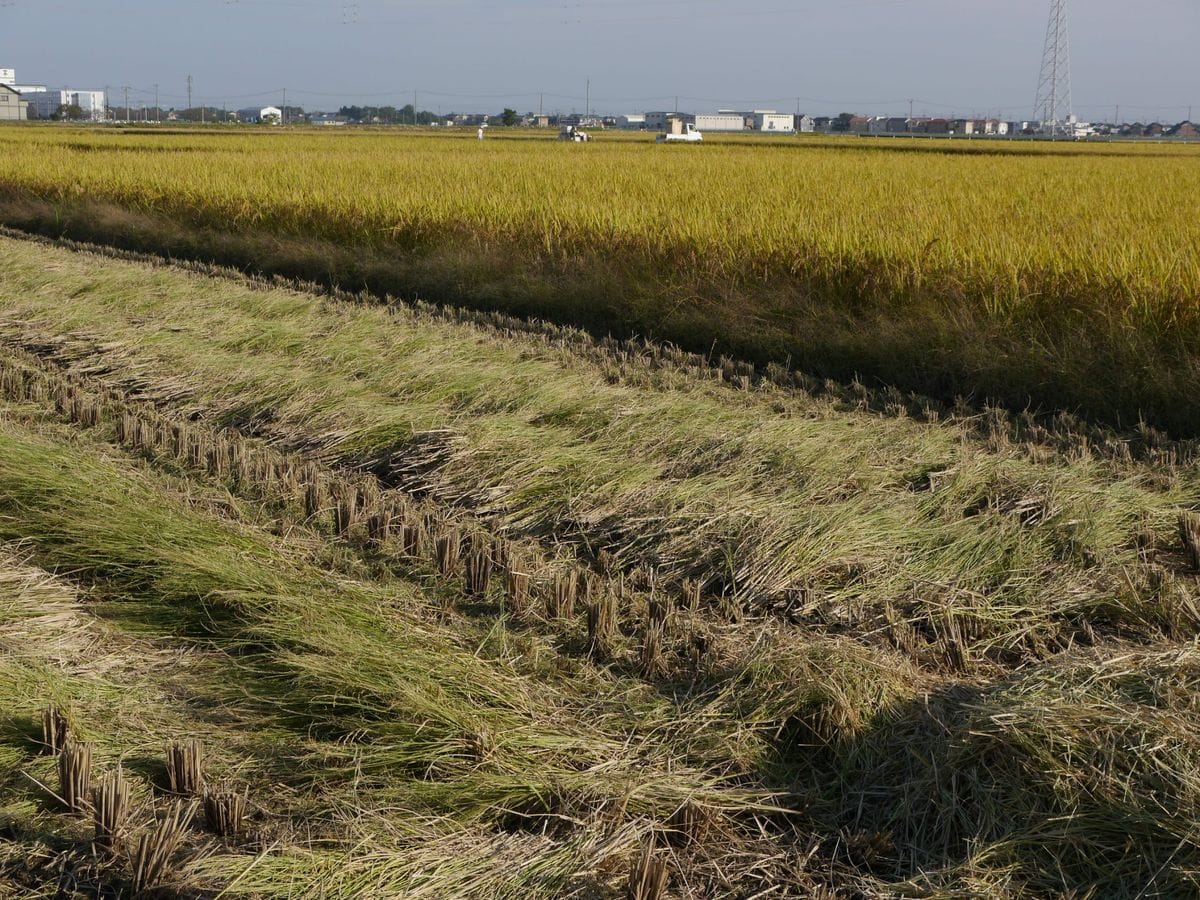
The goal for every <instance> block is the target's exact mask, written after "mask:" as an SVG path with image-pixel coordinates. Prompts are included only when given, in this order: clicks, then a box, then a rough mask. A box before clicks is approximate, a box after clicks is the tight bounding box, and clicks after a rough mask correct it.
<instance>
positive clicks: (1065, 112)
mask: <svg viewBox="0 0 1200 900" xmlns="http://www.w3.org/2000/svg"><path fill="white" fill-rule="evenodd" d="M1071 115H1072V113H1071V41H1070V37H1069V36H1068V33H1067V0H1052V2H1051V5H1050V24H1049V25H1047V26H1046V49H1045V51H1043V54H1042V72H1041V76H1040V77H1039V78H1038V90H1037V101H1036V103H1035V105H1034V110H1033V117H1034V119H1036V120H1037V121H1039V122H1041V124H1042V131H1043V132H1045V133H1046V134H1052V135H1056V136H1063V135H1068V134H1069V135H1071V136H1073V128H1072V126H1071V122H1070V120H1071Z"/></svg>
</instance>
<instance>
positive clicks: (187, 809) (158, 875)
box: [133, 803, 196, 893]
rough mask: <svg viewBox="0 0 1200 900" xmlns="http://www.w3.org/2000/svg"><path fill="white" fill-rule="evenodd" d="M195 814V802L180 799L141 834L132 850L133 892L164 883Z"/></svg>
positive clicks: (146, 889)
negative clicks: (186, 803)
mask: <svg viewBox="0 0 1200 900" xmlns="http://www.w3.org/2000/svg"><path fill="white" fill-rule="evenodd" d="M195 814H196V804H195V803H192V804H190V805H184V804H183V803H177V804H175V806H174V807H172V809H171V811H170V812H169V813H167V815H166V816H165V817H164V818H163V819H162V821H160V822H159V823H158V824H157V825H156V826H155V827H154V828H152V829H151V830H150V831H147V832H144V833H143V834H141V835H140V836H139V837H138V840H137V846H136V847H135V849H134V851H133V890H134V893H142V892H143V891H148V890H150V889H151V888H156V887H158V886H159V885H161V884H162V883H163V881H164V880H165V879H166V877H167V875H168V874H169V873H170V871H171V863H172V860H173V859H174V856H175V851H176V850H178V849H179V844H180V842H181V841H182V840H183V836H184V833H185V832H186V831H187V829H188V826H189V825H190V824H191V822H192V817H193V816H194V815H195Z"/></svg>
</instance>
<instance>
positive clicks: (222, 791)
mask: <svg viewBox="0 0 1200 900" xmlns="http://www.w3.org/2000/svg"><path fill="white" fill-rule="evenodd" d="M246 807H247V795H246V792H245V791H244V790H242V791H236V790H233V789H231V788H228V787H222V788H217V789H214V790H208V791H205V792H204V818H205V820H206V821H207V822H208V827H209V828H211V829H212V831H213V833H214V834H216V835H218V836H220V837H223V838H231V837H236V836H237V835H239V834H241V832H242V828H243V826H244V824H245V819H246Z"/></svg>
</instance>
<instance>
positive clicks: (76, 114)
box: [50, 103, 86, 122]
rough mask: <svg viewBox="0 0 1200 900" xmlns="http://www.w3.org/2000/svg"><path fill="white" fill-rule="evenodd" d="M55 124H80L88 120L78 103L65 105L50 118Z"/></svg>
mask: <svg viewBox="0 0 1200 900" xmlns="http://www.w3.org/2000/svg"><path fill="white" fill-rule="evenodd" d="M50 118H51V119H53V120H54V121H55V122H78V121H80V120H81V119H84V118H86V115H85V114H84V112H83V107H82V106H80V105H79V104H78V103H64V104H62V105H61V106H60V107H59V108H58V109H56V110H55V111H54V113H53V114H52V115H51V116H50Z"/></svg>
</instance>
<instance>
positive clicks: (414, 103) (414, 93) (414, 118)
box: [413, 91, 417, 125]
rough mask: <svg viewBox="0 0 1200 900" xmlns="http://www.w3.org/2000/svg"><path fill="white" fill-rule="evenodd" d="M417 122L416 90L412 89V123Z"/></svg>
mask: <svg viewBox="0 0 1200 900" xmlns="http://www.w3.org/2000/svg"><path fill="white" fill-rule="evenodd" d="M416 124H417V92H416V91H413V125H416Z"/></svg>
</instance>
